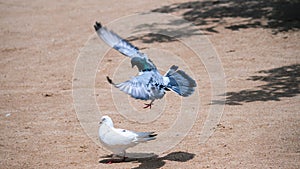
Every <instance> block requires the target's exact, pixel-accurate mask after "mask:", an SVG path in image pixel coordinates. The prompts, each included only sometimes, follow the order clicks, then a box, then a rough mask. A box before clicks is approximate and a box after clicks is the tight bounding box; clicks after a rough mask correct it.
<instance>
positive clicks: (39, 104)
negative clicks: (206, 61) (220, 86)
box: [0, 0, 300, 169]
mask: <svg viewBox="0 0 300 169" xmlns="http://www.w3.org/2000/svg"><path fill="white" fill-rule="evenodd" d="M295 2H296V1H288V2H281V1H274V2H273V1H263V2H260V1H247V2H241V1H236V0H233V1H185V0H181V1H180V0H167V1H161V0H160V1H158V0H154V1H130V0H125V1H116V0H110V1H95V0H87V1H1V2H0V9H1V10H0V13H1V14H0V16H1V19H0V28H1V46H0V48H1V51H0V52H1V59H0V65H1V68H0V71H1V74H0V76H1V78H0V83H1V85H0V86H1V91H0V92H1V93H0V94H1V97H0V129H1V135H0V168H22V169H23V168H295V169H296V168H300V111H299V110H300V109H299V108H300V104H299V102H300V100H299V99H300V95H299V94H300V89H299V82H300V56H299V54H300V43H299V40H300V32H299V22H300V21H299V20H300V19H299V16H300V15H299V12H298V13H297V12H296V11H299V3H297V2H296V4H293V3H295ZM150 11H153V12H160V13H169V14H173V15H176V16H179V17H182V18H184V19H186V20H188V21H191V22H192V23H194V24H195V25H196V27H197V28H198V29H199V30H201V31H203V32H204V33H205V36H207V37H208V38H209V40H210V41H211V44H212V46H213V47H214V48H215V50H216V51H217V53H218V55H219V57H220V59H221V62H222V66H223V68H224V73H225V75H226V84H227V89H226V92H227V95H226V102H225V108H224V112H223V115H222V118H221V121H220V122H219V124H218V125H216V126H215V132H214V133H213V135H212V136H211V137H210V138H209V140H208V141H207V142H205V143H204V144H200V143H199V137H200V136H199V135H200V130H201V128H202V126H203V122H204V121H205V117H206V114H205V112H206V111H207V109H208V107H209V105H211V104H212V105H213V104H222V103H220V102H219V101H218V100H210V98H211V96H210V94H211V92H210V86H209V84H210V82H209V79H208V78H207V75H205V73H203V76H202V75H201V74H198V75H196V77H197V78H196V80H197V83H198V90H199V95H200V97H201V100H202V103H201V105H202V107H201V109H199V115H198V118H197V119H196V122H195V124H194V126H193V128H192V129H191V130H190V132H189V133H188V135H187V136H186V137H185V138H184V139H183V140H182V141H181V142H180V143H179V144H178V145H176V146H175V147H174V148H172V149H170V150H168V151H167V152H164V153H163V154H160V155H159V156H156V157H152V158H146V159H136V160H135V159H129V160H128V161H126V162H123V163H116V164H105V163H104V162H103V160H105V159H106V158H104V157H103V156H106V155H108V154H110V153H109V152H108V151H106V150H104V149H102V148H101V147H100V146H99V145H98V144H96V143H95V142H94V141H93V140H92V139H91V138H90V137H89V136H88V135H87V134H86V133H85V132H84V130H83V128H82V126H81V124H80V121H79V120H78V118H77V115H76V112H75V109H74V104H73V96H72V82H73V80H74V79H73V72H74V68H75V65H76V61H77V57H78V55H79V53H80V49H81V48H82V47H83V46H84V44H85V43H86V41H87V40H88V39H89V37H90V36H91V35H93V34H94V28H93V24H94V22H95V21H101V22H102V23H104V24H107V23H110V22H111V21H113V20H116V19H118V18H120V17H122V16H127V15H132V14H135V13H140V12H150ZM150 38H151V37H150ZM155 40H157V39H155V38H154V39H153V41H154V42H153V43H157V44H159V43H158V42H155ZM158 40H159V39H158ZM134 43H135V44H139V45H141V46H145V47H147V46H150V45H151V44H152V43H149V42H148V43H143V41H137V42H134ZM160 43H162V44H163V43H168V44H171V45H172V43H177V42H176V41H175V42H165V41H163V40H162V41H161V42H160ZM119 56H120V57H121V55H119ZM150 57H151V56H150ZM183 57H188V56H183ZM153 59H155V58H153ZM108 61H109V62H108V63H107V65H106V69H104V70H103V71H104V73H105V74H109V69H110V68H113V66H114V64H115V62H116V59H112V60H109V59H108ZM128 64H129V63H128ZM189 66H190V67H196V65H192V63H191V64H190V65H189ZM105 71H106V72H105ZM103 77H104V76H103ZM103 77H102V76H101V75H97V80H100V81H101V78H102V81H103V87H105V88H106V89H109V88H110V86H109V84H108V83H104V82H105V79H104V80H103ZM202 77H203V78H202ZM99 83H100V82H99ZM96 87H98V88H99V87H101V85H96ZM100 92H101V90H99V91H96V94H97V101H98V102H99V104H100V105H110V103H111V102H110V101H111V100H110V99H106V98H105V97H106V96H107V95H104V94H103V95H102V94H101V93H100ZM108 94H109V93H108ZM140 103H142V102H140ZM175 103H176V102H175V101H173V102H172V100H171V102H170V104H175ZM223 103H224V102H223ZM112 106H113V105H112ZM100 109H101V110H103V111H104V112H107V111H113V110H115V109H114V108H113V107H110V106H108V107H105V106H102V107H100ZM200 111H201V112H200ZM114 117H115V118H116V122H117V123H116V126H117V127H126V126H127V127H129V128H130V129H136V128H138V126H135V125H133V124H132V123H128V122H127V121H126V120H124V119H123V120H122V118H120V117H117V115H115V116H114ZM99 118H100V117H99ZM163 120H165V121H166V122H167V121H168V119H166V118H165V119H163ZM160 127H161V128H164V127H167V126H164V125H161V126H160ZM158 134H159V132H158Z"/></svg>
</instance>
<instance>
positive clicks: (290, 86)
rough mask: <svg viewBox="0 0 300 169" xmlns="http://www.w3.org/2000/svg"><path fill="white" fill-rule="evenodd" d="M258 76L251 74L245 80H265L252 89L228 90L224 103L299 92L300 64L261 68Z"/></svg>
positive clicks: (234, 103) (276, 98)
mask: <svg viewBox="0 0 300 169" xmlns="http://www.w3.org/2000/svg"><path fill="white" fill-rule="evenodd" d="M258 73H259V74H263V75H259V76H251V77H249V78H248V79H247V80H252V81H262V82H266V84H264V85H260V86H257V87H255V88H254V89H247V90H241V91H239V92H228V93H226V94H224V95H226V101H225V104H228V105H242V103H247V102H255V101H280V100H281V99H282V98H284V97H294V96H296V95H298V94H300V64H293V65H289V66H283V67H279V68H274V69H270V70H261V71H259V72H258ZM212 104H224V101H218V100H214V101H213V102H212Z"/></svg>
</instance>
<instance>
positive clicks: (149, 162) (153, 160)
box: [99, 151, 195, 169]
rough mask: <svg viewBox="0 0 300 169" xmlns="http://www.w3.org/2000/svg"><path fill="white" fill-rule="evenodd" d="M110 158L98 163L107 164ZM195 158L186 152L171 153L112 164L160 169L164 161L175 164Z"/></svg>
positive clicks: (137, 168)
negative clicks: (132, 164) (130, 163)
mask: <svg viewBox="0 0 300 169" xmlns="http://www.w3.org/2000/svg"><path fill="white" fill-rule="evenodd" d="M110 157H111V156H105V157H103V158H109V159H104V160H101V161H99V163H106V164H107V163H108V162H109V161H111V160H112V159H110ZM194 157H195V154H192V153H187V152H181V151H179V152H172V153H170V154H167V155H166V156H163V157H159V156H158V155H154V156H151V157H144V158H131V157H129V158H126V159H125V161H122V160H120V161H114V163H127V162H133V163H140V165H139V166H138V167H135V168H134V169H142V168H149V169H155V168H161V167H163V166H164V165H165V163H166V162H165V161H177V162H186V161H189V160H191V159H193V158H194Z"/></svg>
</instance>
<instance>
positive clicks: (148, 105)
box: [144, 100, 154, 109]
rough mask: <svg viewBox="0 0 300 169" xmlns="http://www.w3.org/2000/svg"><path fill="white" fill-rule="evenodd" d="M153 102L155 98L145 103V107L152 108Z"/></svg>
mask: <svg viewBox="0 0 300 169" xmlns="http://www.w3.org/2000/svg"><path fill="white" fill-rule="evenodd" d="M153 102H154V100H151V102H150V103H149V104H147V103H145V105H146V106H144V109H146V108H148V107H149V108H150V109H151V106H152V105H153Z"/></svg>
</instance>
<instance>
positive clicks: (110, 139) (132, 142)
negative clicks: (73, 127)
mask: <svg viewBox="0 0 300 169" xmlns="http://www.w3.org/2000/svg"><path fill="white" fill-rule="evenodd" d="M156 135H157V134H154V132H134V131H129V130H125V129H118V128H114V124H113V121H112V119H111V118H110V117H109V116H102V117H101V121H100V127H99V139H100V142H101V144H102V145H103V146H104V147H106V148H107V149H109V150H111V151H112V152H113V157H116V156H117V155H118V156H121V157H123V160H125V154H126V151H125V150H126V149H128V148H130V147H133V146H136V145H137V144H139V143H143V142H147V141H150V140H154V139H155V136H156Z"/></svg>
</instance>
